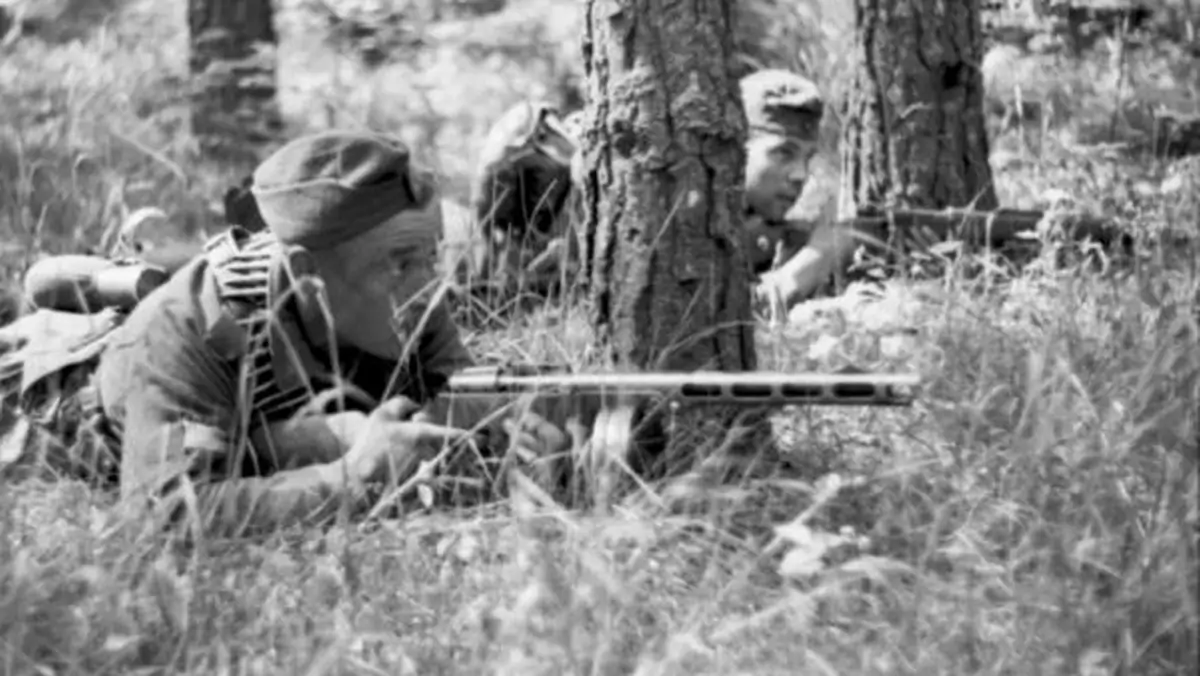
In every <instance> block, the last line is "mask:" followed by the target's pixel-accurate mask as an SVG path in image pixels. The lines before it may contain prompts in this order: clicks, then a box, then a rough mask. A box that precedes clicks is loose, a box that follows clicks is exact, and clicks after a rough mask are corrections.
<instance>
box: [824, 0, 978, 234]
mask: <svg viewBox="0 0 1200 676" xmlns="http://www.w3.org/2000/svg"><path fill="white" fill-rule="evenodd" d="M854 2H855V20H856V23H857V30H856V32H855V41H854V47H853V49H854V52H853V53H854V59H853V62H854V75H853V86H852V88H851V93H850V95H849V97H848V99H847V101H846V110H845V116H844V119H843V125H842V185H841V203H840V204H839V211H840V212H841V213H840V216H842V217H843V218H845V217H850V216H853V215H854V212H855V211H856V210H857V209H863V208H866V207H872V206H876V207H885V206H886V207H923V208H943V207H948V206H954V207H967V206H974V207H975V208H978V209H992V208H995V207H996V206H997V198H996V191H995V188H994V186H993V184H992V171H991V166H990V165H989V164H988V155H989V152H988V138H987V130H986V128H985V116H984V90H983V74H982V72H981V71H980V69H979V64H980V62H981V61H982V57H983V54H982V52H983V34H982V33H983V30H982V23H981V15H980V0H854Z"/></svg>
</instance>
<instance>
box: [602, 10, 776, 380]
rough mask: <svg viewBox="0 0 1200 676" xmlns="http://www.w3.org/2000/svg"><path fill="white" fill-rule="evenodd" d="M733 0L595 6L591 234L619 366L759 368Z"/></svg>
mask: <svg viewBox="0 0 1200 676" xmlns="http://www.w3.org/2000/svg"><path fill="white" fill-rule="evenodd" d="M733 4H734V2H733V0H697V1H696V2H689V3H675V2H667V1H666V0H588V2H587V16H586V19H585V21H586V24H585V27H584V37H583V54H584V68H585V76H586V81H587V88H588V97H587V98H588V100H589V101H590V102H591V105H590V107H589V112H588V116H587V121H586V123H585V130H584V137H585V140H584V142H583V153H584V164H585V170H584V176H583V184H584V185H583V193H582V196H583V203H584V218H583V224H582V226H581V230H582V236H581V243H582V245H583V265H584V266H585V267H584V274H585V275H586V278H587V280H588V282H589V288H590V293H591V300H592V313H593V315H592V319H593V322H592V323H593V326H594V327H595V329H596V332H597V342H598V343H599V345H600V346H601V348H602V349H603V350H604V351H605V353H606V354H607V355H608V356H609V357H611V359H612V360H613V361H614V362H615V364H616V365H617V366H619V367H620V366H624V367H632V368H635V369H665V370H695V369H699V368H709V369H717V370H725V371H742V370H751V369H754V368H755V367H756V361H755V352H754V342H753V329H752V325H751V324H752V315H751V308H750V302H749V299H750V285H751V275H750V271H749V266H748V264H747V260H746V257H745V256H746V254H745V252H743V251H742V250H741V247H740V241H741V240H740V238H739V237H738V236H737V233H738V230H739V228H740V227H741V213H742V200H743V197H742V191H743V187H742V186H743V182H744V176H745V167H744V157H745V150H744V143H745V136H746V121H745V113H744V111H743V110H742V107H741V103H740V99H739V92H738V87H737V81H736V80H735V78H734V77H733V74H732V72H731V67H730V64H731V62H732V57H733V53H734V48H733V18H732V14H733ZM668 19H669V20H668Z"/></svg>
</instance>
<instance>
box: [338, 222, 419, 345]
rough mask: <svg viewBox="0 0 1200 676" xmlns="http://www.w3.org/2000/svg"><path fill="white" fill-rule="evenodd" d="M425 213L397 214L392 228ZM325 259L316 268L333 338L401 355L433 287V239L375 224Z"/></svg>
mask: <svg viewBox="0 0 1200 676" xmlns="http://www.w3.org/2000/svg"><path fill="white" fill-rule="evenodd" d="M435 201H436V200H435ZM437 214H438V216H439V217H440V210H438V211H437ZM429 216H430V214H428V213H426V214H421V213H415V212H408V213H405V214H401V215H400V216H398V217H397V219H398V221H397V223H396V227H397V229H398V230H400V231H401V233H403V232H404V231H405V230H406V229H407V228H406V226H411V225H412V224H411V223H404V222H402V221H405V220H407V219H411V218H428V217H429ZM327 259H328V260H326V261H325V262H324V263H322V262H321V260H320V258H318V266H319V268H320V273H321V277H322V279H323V280H324V282H325V289H326V294H327V296H328V298H329V304H330V313H331V314H332V315H333V321H334V324H335V325H336V327H337V330H336V333H337V335H338V337H339V339H341V340H344V341H346V342H348V343H350V344H352V345H354V346H355V347H357V348H359V349H361V350H364V351H366V352H370V353H371V354H374V355H376V356H378V357H382V358H385V359H388V358H399V357H400V356H401V355H403V354H404V350H405V347H406V343H409V342H410V341H413V340H416V339H417V338H419V336H418V335H417V334H418V332H419V328H420V325H421V322H422V320H423V319H424V317H425V315H426V313H427V311H428V310H429V308H430V306H431V305H432V304H433V302H434V300H435V294H436V292H437V291H438V283H437V281H438V280H437V276H436V274H435V272H434V261H435V259H436V240H435V239H434V237H432V236H422V235H409V234H397V233H396V232H394V231H393V232H389V229H388V226H381V228H380V229H379V231H373V232H371V233H368V234H367V235H365V236H363V237H360V238H359V239H357V240H355V241H353V242H349V243H347V244H346V245H343V246H341V247H338V249H337V250H336V252H335V253H333V254H331V255H330V256H328V257H327Z"/></svg>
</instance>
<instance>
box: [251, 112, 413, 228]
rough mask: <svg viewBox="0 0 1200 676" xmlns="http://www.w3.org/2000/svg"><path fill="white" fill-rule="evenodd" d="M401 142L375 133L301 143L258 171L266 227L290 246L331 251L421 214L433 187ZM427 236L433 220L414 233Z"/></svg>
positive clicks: (320, 136) (257, 193)
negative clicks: (403, 216) (406, 214)
mask: <svg viewBox="0 0 1200 676" xmlns="http://www.w3.org/2000/svg"><path fill="white" fill-rule="evenodd" d="M410 160H411V154H410V153H409V150H408V147H407V146H406V145H405V144H404V143H403V142H401V141H399V140H397V139H394V138H391V137H388V136H384V135H382V134H376V133H372V132H358V131H327V132H321V133H317V134H311V135H307V136H302V137H300V138H298V139H295V140H293V141H290V142H289V143H288V144H287V145H285V146H283V147H282V148H280V149H279V150H277V151H275V152H274V153H273V154H272V155H271V156H270V157H268V158H267V159H266V160H264V161H263V163H262V164H260V165H259V166H258V168H257V169H256V170H255V171H254V175H253V179H252V181H253V188H251V190H252V192H253V193H254V198H255V201H257V203H258V209H259V211H260V212H261V214H262V219H263V221H264V222H265V223H266V225H267V227H268V228H269V229H270V230H271V232H273V233H274V234H275V236H276V237H278V238H279V240H280V241H281V242H283V243H285V244H290V245H297V246H302V247H304V248H305V249H308V250H310V251H318V250H321V249H328V248H331V247H335V246H337V245H339V244H342V243H344V242H346V241H349V240H351V239H354V238H355V237H357V236H359V235H362V234H363V233H365V232H367V231H369V230H372V229H374V228H375V227H376V226H379V225H381V224H382V223H384V222H386V221H387V220H388V219H390V218H392V217H394V216H395V215H397V214H399V213H401V212H403V211H408V210H413V209H421V208H423V207H424V206H426V204H427V203H428V202H429V200H430V199H431V198H432V196H433V189H432V182H431V181H427V180H419V179H415V178H414V176H413V173H414V171H413V168H412V167H411V166H410V164H411V162H410ZM410 227H414V228H429V227H430V221H429V220H427V219H415V220H414V223H413V224H412V225H411V226H410Z"/></svg>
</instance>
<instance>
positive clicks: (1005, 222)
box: [853, 208, 1131, 249]
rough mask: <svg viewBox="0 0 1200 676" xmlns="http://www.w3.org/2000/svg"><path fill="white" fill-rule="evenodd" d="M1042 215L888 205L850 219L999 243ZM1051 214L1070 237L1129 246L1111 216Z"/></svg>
mask: <svg viewBox="0 0 1200 676" xmlns="http://www.w3.org/2000/svg"><path fill="white" fill-rule="evenodd" d="M1045 216H1046V212H1044V211H1037V210H1031V209H1008V208H1001V209H996V210H994V211H973V210H970V209H958V208H950V209H941V210H933V209H890V210H885V211H883V212H882V213H880V212H876V211H874V210H864V211H863V212H861V213H860V214H859V215H858V217H857V218H855V219H853V220H854V221H855V222H857V223H859V224H860V225H861V226H866V227H876V228H879V227H886V226H887V225H889V224H890V225H894V226H895V227H896V228H898V229H899V230H902V231H904V230H910V229H914V228H927V229H929V230H931V231H932V232H933V233H934V234H935V235H937V236H938V237H943V238H944V237H951V236H953V237H959V238H962V239H964V240H966V241H969V242H984V241H990V242H991V243H992V244H1001V243H1003V242H1006V241H1011V240H1013V239H1016V238H1017V237H1018V236H1019V235H1020V234H1021V233H1028V232H1034V231H1035V230H1036V228H1037V226H1038V224H1039V223H1040V222H1041V220H1042V219H1043V218H1044V217H1045ZM1053 218H1054V219H1055V220H1057V221H1058V222H1059V224H1060V225H1061V226H1062V227H1063V229H1064V231H1065V232H1066V233H1068V234H1069V235H1070V236H1071V237H1073V238H1076V239H1083V238H1092V239H1094V240H1096V241H1097V242H1099V243H1100V244H1102V245H1103V246H1105V247H1112V246H1114V245H1115V246H1119V247H1121V248H1122V249H1128V248H1129V247H1130V246H1131V243H1130V241H1129V238H1128V236H1127V235H1124V233H1122V231H1121V229H1120V227H1119V226H1118V225H1117V224H1116V222H1114V221H1113V220H1111V219H1107V218H1099V217H1096V216H1091V215H1087V214H1080V213H1062V214H1055V215H1054V216H1053Z"/></svg>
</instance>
